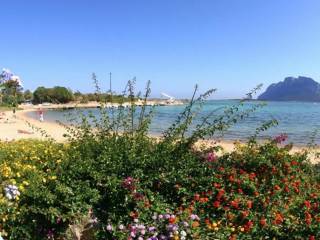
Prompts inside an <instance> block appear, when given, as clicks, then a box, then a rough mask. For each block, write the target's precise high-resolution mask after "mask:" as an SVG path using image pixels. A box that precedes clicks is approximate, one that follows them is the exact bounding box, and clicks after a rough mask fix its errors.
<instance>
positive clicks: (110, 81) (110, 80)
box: [109, 72, 112, 103]
mask: <svg viewBox="0 0 320 240" xmlns="http://www.w3.org/2000/svg"><path fill="white" fill-rule="evenodd" d="M109 74H110V79H109V83H110V89H109V91H110V100H111V103H112V73H111V72H110V73H109Z"/></svg>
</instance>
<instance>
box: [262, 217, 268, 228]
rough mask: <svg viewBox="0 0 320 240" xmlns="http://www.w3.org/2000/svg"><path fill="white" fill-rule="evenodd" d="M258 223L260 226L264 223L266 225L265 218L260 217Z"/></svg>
mask: <svg viewBox="0 0 320 240" xmlns="http://www.w3.org/2000/svg"><path fill="white" fill-rule="evenodd" d="M260 225H261V226H262V227H264V226H266V225H267V220H266V219H265V218H261V219H260Z"/></svg>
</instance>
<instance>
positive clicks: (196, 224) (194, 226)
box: [192, 221, 200, 228]
mask: <svg viewBox="0 0 320 240" xmlns="http://www.w3.org/2000/svg"><path fill="white" fill-rule="evenodd" d="M199 225H200V224H199V222H198V221H194V222H193V223H192V227H193V228H196V227H199Z"/></svg>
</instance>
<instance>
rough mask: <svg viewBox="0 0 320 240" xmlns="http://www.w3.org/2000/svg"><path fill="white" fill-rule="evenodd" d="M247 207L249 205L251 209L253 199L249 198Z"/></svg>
mask: <svg viewBox="0 0 320 240" xmlns="http://www.w3.org/2000/svg"><path fill="white" fill-rule="evenodd" d="M247 207H248V208H249V209H251V208H252V201H251V200H248V201H247Z"/></svg>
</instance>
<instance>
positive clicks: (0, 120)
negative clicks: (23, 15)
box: [0, 106, 320, 163]
mask: <svg viewBox="0 0 320 240" xmlns="http://www.w3.org/2000/svg"><path fill="white" fill-rule="evenodd" d="M51 107H52V106H51ZM28 112H34V114H35V116H37V109H36V108H31V107H30V108H25V109H23V110H19V111H17V112H16V113H15V115H14V114H13V112H12V111H5V112H0V140H1V141H12V140H19V139H30V138H31V139H46V138H45V136H43V135H42V134H41V133H40V131H37V130H36V129H35V128H38V129H41V130H44V131H45V132H46V133H47V134H48V135H49V136H50V137H52V138H53V139H55V140H56V141H58V142H64V141H67V139H66V138H65V137H64V134H66V133H67V131H66V129H65V128H64V127H63V126H62V125H60V124H58V123H54V122H46V121H44V122H40V121H39V120H37V119H36V118H32V117H30V116H28V115H27V114H26V113H28ZM203 144H204V145H206V146H213V145H219V146H222V147H223V152H229V151H232V150H233V149H234V147H235V145H234V142H232V141H218V142H216V141H214V140H204V141H201V142H198V143H197V146H201V145H203ZM304 148H305V147H303V146H294V147H293V149H292V152H299V151H302V150H303V149H304ZM316 151H319V152H320V148H318V149H316ZM220 153H221V152H220ZM310 160H311V162H313V163H320V159H319V158H316V157H315V154H312V155H310Z"/></svg>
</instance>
